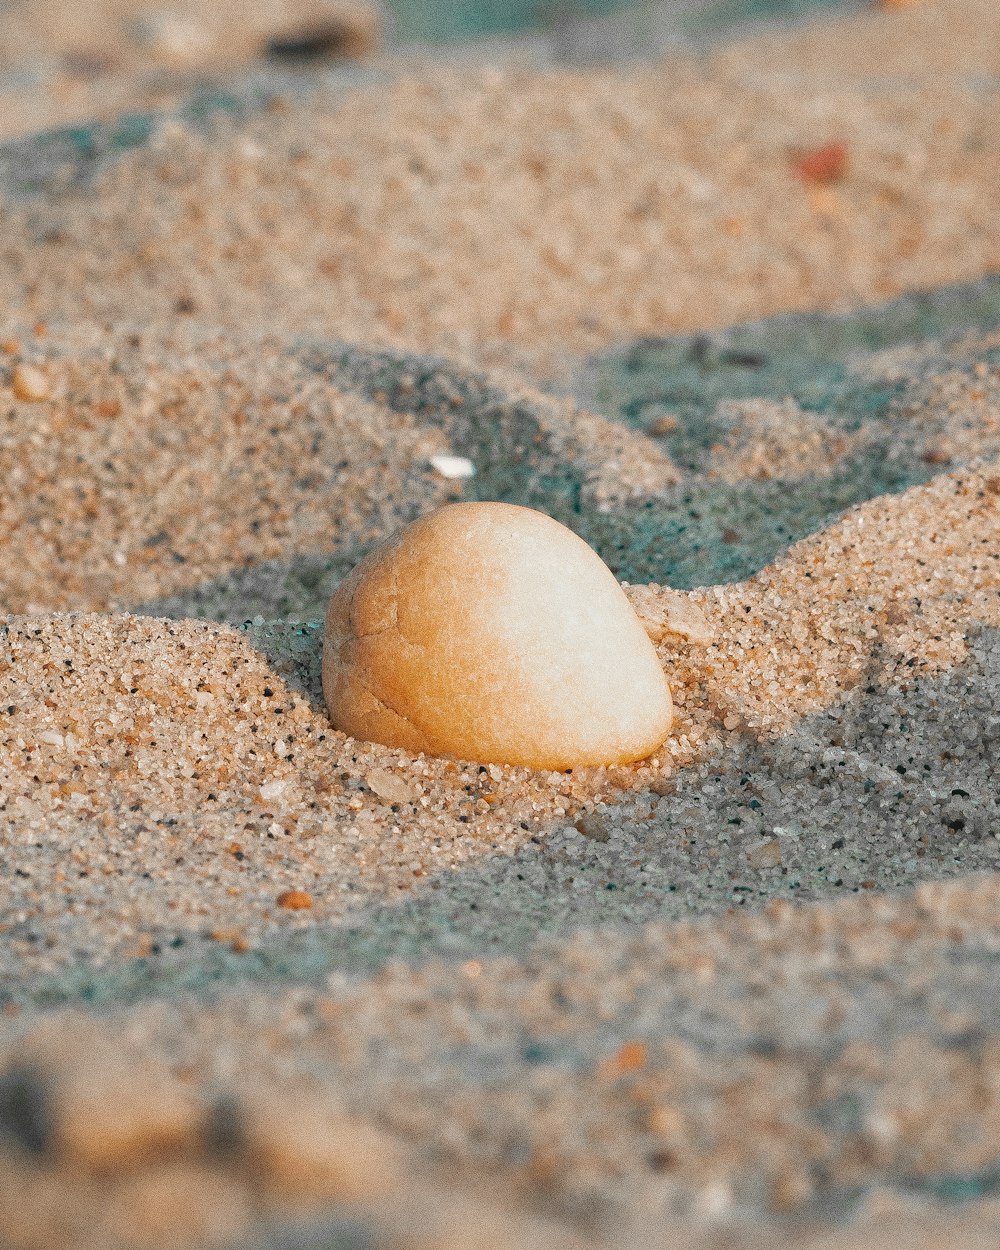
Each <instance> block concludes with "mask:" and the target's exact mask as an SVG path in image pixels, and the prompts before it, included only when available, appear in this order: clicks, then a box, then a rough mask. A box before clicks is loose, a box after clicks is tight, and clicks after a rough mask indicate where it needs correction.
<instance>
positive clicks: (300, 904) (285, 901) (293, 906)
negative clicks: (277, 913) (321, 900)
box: [278, 890, 313, 911]
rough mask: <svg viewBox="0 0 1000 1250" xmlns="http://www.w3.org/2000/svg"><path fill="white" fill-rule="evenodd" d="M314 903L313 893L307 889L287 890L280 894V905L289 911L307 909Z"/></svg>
mask: <svg viewBox="0 0 1000 1250" xmlns="http://www.w3.org/2000/svg"><path fill="white" fill-rule="evenodd" d="M312 905H313V901H312V895H311V894H309V893H307V892H306V891H305V890H285V892H284V893H283V894H279V895H278V906H279V907H284V908H287V910H288V911H307V910H308V909H309V908H310V907H312Z"/></svg>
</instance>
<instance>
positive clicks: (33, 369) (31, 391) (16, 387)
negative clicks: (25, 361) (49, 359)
mask: <svg viewBox="0 0 1000 1250" xmlns="http://www.w3.org/2000/svg"><path fill="white" fill-rule="evenodd" d="M11 387H12V388H13V391H14V394H15V396H16V397H17V398H18V399H20V400H23V401H24V402H25V403H28V404H40V403H42V401H43V400H46V399H48V398H49V396H50V395H51V394H52V384H51V383H50V382H49V379H48V377H47V375H46V374H45V372H44V370H42V369H39V368H38V366H37V365H15V366H14V372H13V375H12V376H11Z"/></svg>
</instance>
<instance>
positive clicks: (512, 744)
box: [323, 503, 673, 769]
mask: <svg viewBox="0 0 1000 1250" xmlns="http://www.w3.org/2000/svg"><path fill="white" fill-rule="evenodd" d="M323 689H324V693H325V695H326V701H327V706H328V707H329V710H330V715H331V717H332V719H333V723H334V724H335V725H336V726H337V728H338V729H341V730H343V731H344V732H345V733H347V734H350V735H351V736H352V737H355V738H362V739H366V740H368V741H371V742H379V743H382V744H383V745H385V746H393V747H403V748H405V749H407V750H410V751H426V752H428V753H430V754H434V755H452V756H456V757H458V758H460V759H468V760H475V761H478V762H481V763H497V764H521V765H527V766H529V767H535V768H549V769H563V768H572V767H574V766H582V765H596V764H618V763H625V762H627V761H630V760H637V759H642V758H643V757H645V756H647V755H649V754H651V753H652V752H653V751H655V750H656V748H657V747H658V746H659V745H660V744H661V743H662V742H663V740H664V739H665V738H666V736H667V734H668V733H669V731H670V725H671V720H672V715H673V712H672V704H671V698H670V690H669V688H668V686H667V681H666V678H665V676H664V674H663V670H662V669H661V667H660V664H659V662H658V660H657V658H656V652H655V651H654V649H653V645H652V643H651V642H650V640H649V638H648V637H647V636H646V632H645V630H644V629H643V626H642V624H641V623H640V621H639V619H638V617H637V616H636V614H635V612H634V611H633V610H632V608H631V606H630V605H629V602H628V600H627V599H626V597H625V594H624V592H623V590H622V588H621V587H620V586H619V585H618V582H617V581H616V580H615V578H614V575H613V574H612V572H611V570H610V569H609V568H608V567H607V566H606V565H605V564H604V563H603V561H602V560H601V559H600V558H599V557H598V555H597V554H596V553H595V552H594V551H593V550H592V549H591V548H590V547H589V546H588V545H587V544H586V543H585V542H584V541H583V539H581V538H579V537H577V535H576V534H574V533H573V532H572V531H571V530H569V529H567V528H566V527H565V526H564V525H560V524H559V522H558V521H554V520H552V518H551V517H548V516H545V515H544V514H543V513H541V512H536V511H534V510H533V509H531V508H522V507H516V506H514V505H512V504H503V503H460V504H453V505H450V506H448V507H445V508H440V509H438V510H437V511H436V512H432V513H430V514H429V515H428V516H425V517H422V518H421V519H420V520H418V521H416V522H414V523H413V524H412V525H410V526H409V527H408V528H407V529H405V530H404V531H403V532H402V533H401V534H399V535H398V536H397V537H395V538H394V539H392V540H390V541H389V542H388V543H385V544H383V546H381V547H380V548H379V549H378V550H376V551H375V552H373V553H372V554H371V555H370V556H369V557H368V558H367V559H366V560H364V561H363V562H362V563H361V564H359V565H358V567H357V568H356V569H355V570H354V571H353V573H351V575H350V576H349V577H348V578H346V579H345V581H343V582H342V583H341V585H340V586H339V587H338V588H337V591H336V592H335V594H334V595H333V598H332V599H331V600H330V606H329V608H328V610H327V615H326V636H325V641H324V650H323Z"/></svg>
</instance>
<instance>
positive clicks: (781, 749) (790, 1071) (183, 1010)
mask: <svg viewBox="0 0 1000 1250" xmlns="http://www.w3.org/2000/svg"><path fill="white" fill-rule="evenodd" d="M224 8H225V6H218V12H217V13H216V14H215V15H214V16H213V18H212V22H213V23H216V24H215V25H212V23H209V25H211V32H210V34H209V36H207V37H208V39H209V43H208V44H207V45H206V49H209V50H204V51H203V52H202V53H199V54H198V56H199V57H200V58H201V59H199V60H198V61H197V67H196V68H197V73H198V74H200V75H202V76H203V78H204V80H205V81H208V78H207V77H205V76H209V75H211V74H215V75H217V76H218V77H217V81H223V77H224V76H225V75H229V76H230V77H229V78H227V79H226V81H227V82H228V83H230V85H232V84H233V83H237V84H238V85H237V86H236V87H234V89H233V95H232V99H233V100H235V101H236V102H237V105H238V107H237V106H234V107H233V108H228V109H223V110H222V111H221V113H220V111H219V110H216V111H215V112H213V113H212V114H211V116H206V115H205V114H204V111H203V110H200V109H198V108H195V109H193V110H192V108H191V107H190V100H191V98H192V97H191V91H192V90H193V86H192V83H193V79H191V78H190V77H186V78H184V77H182V78H180V79H178V80H177V81H176V82H175V84H174V88H176V90H175V91H174V94H173V95H172V96H169V98H168V97H167V96H164V97H162V98H161V99H159V100H153V99H152V97H151V96H150V97H148V98H147V97H146V96H143V95H142V91H145V90H146V88H145V86H143V87H142V89H141V90H140V89H139V88H135V90H134V91H133V87H134V82H133V78H130V77H129V75H133V76H134V75H136V74H141V75H148V74H151V73H152V72H153V70H152V69H151V68H150V66H151V65H152V62H153V61H155V56H154V54H153V53H152V52H149V51H148V49H147V50H146V51H142V47H144V46H145V45H142V46H140V45H141V40H140V41H139V42H137V43H136V45H135V46H136V48H138V49H139V51H135V49H133V50H132V51H130V50H129V49H130V47H131V45H128V44H127V43H122V42H119V43H114V42H113V40H112V35H111V34H108V40H109V44H108V46H109V48H110V49H111V51H112V52H113V54H114V55H113V56H111V53H110V52H109V56H110V57H111V60H110V61H109V63H108V66H106V67H104V68H102V69H101V70H100V74H97V72H96V71H94V73H93V74H91V78H92V79H96V78H100V76H101V75H106V76H107V78H108V81H109V83H116V84H117V90H119V93H120V94H119V95H117V96H116V95H115V94H114V92H111V93H110V94H109V95H107V96H106V98H105V102H104V105H105V106H104V107H102V108H101V109H97V108H91V104H92V103H93V96H92V95H84V96H80V97H79V98H74V99H73V100H70V101H69V103H67V104H66V108H67V110H68V111H67V112H66V114H65V115H59V120H61V121H62V120H67V119H69V118H70V117H72V119H73V120H83V119H85V118H89V119H95V118H96V119H98V120H99V121H100V123H101V126H99V127H98V128H97V129H93V130H92V133H91V135H90V138H89V139H88V140H87V143H86V144H84V146H83V147H82V148H81V147H80V145H76V146H74V144H73V143H69V144H68V145H67V144H66V143H63V142H62V141H60V143H61V146H58V145H57V148H56V149H55V150H54V149H53V148H52V147H51V143H50V141H49V140H48V139H46V140H39V139H37V138H35V137H33V136H32V135H31V134H30V133H29V132H30V131H31V130H33V129H35V128H37V127H39V126H40V125H48V124H51V123H52V121H53V119H54V118H55V117H56V114H55V113H50V112H47V110H51V109H53V108H54V107H55V106H54V105H53V103H52V99H53V96H52V92H51V91H50V89H49V87H46V88H45V89H44V90H43V89H42V88H41V87H40V86H37V84H36V86H34V87H32V86H31V85H30V84H29V85H27V86H24V87H23V91H22V95H23V99H22V100H21V106H23V111H22V112H21V113H20V114H18V113H17V112H16V110H14V109H13V108H12V110H11V111H10V113H9V114H6V115H5V116H4V118H3V122H2V126H3V129H4V132H5V134H6V135H7V136H8V137H9V139H10V141H9V142H8V143H7V144H6V146H5V147H3V148H2V149H0V190H2V198H0V256H2V261H0V308H2V313H0V464H2V470H3V481H4V489H3V491H2V492H0V509H2V521H3V525H2V530H0V533H2V536H3V537H2V541H3V545H4V551H3V555H4V558H3V561H2V564H0V587H2V593H0V602H2V603H3V606H4V609H5V611H6V613H8V615H7V617H6V620H5V623H4V624H3V625H2V626H0V629H2V646H0V684H2V689H0V816H2V824H0V1245H2V1246H3V1247H8V1246H9V1247H11V1248H12V1250H49V1248H50V1247H51V1248H55V1250H60V1248H62V1247H65V1248H66V1250H70V1248H71V1247H72V1248H74V1250H75V1248H77V1247H80V1248H87V1250H89V1248H91V1247H93V1250H97V1248H98V1247H101V1248H102V1250H104V1248H107V1250H113V1248H115V1247H122V1248H125V1247H136V1248H137V1250H138V1248H139V1247H143V1248H147V1247H148V1250H166V1247H177V1248H178V1250H182V1248H183V1250H204V1248H207V1247H217V1248H218V1250H236V1248H237V1247H240V1248H243V1247H246V1248H249V1250H278V1248H279V1247H282V1248H284V1250H306V1248H307V1247H309V1248H313V1250H332V1248H333V1247H358V1248H359V1250H360V1248H361V1247H386V1248H389V1247H392V1248H394V1250H395V1248H397V1247H398V1248H400V1250H402V1248H403V1247H408V1248H412V1250H418V1248H420V1250H425V1248H426V1250H431V1247H434V1248H435V1250H466V1248H468V1250H473V1248H474V1247H482V1248H483V1250H485V1248H486V1247H494V1246H500V1245H502V1246H505V1247H509V1248H510V1250H528V1248H534V1247H539V1248H541V1247H553V1248H555V1247H560V1248H561V1247H567V1248H568V1247H581V1248H582V1247H592V1248H593V1250H625V1248H626V1247H629V1250H631V1248H633V1247H635V1248H636V1250H646V1247H649V1250H652V1248H653V1247H668V1246H669V1247H671V1248H673V1247H678V1248H684V1250H687V1248H690V1250H709V1248H710V1247H711V1248H714V1250H721V1248H722V1247H731V1248H732V1250H736V1248H737V1247H740V1248H742V1247H746V1248H747V1250H758V1248H759V1250H763V1247H765V1246H768V1247H770V1246H775V1247H787V1248H788V1250H792V1247H796V1248H799V1250H821V1248H822V1250H849V1248H854V1247H857V1248H858V1250H860V1248H861V1247H872V1248H873V1250H890V1248H892V1250H897V1248H898V1250H902V1248H903V1247H922V1248H924V1250H932V1248H939V1247H940V1248H943V1247H953V1246H962V1247H963V1248H964V1247H969V1248H970V1250H974V1248H975V1247H979V1246H982V1247H984V1248H985V1247H992V1246H995V1245H996V1244H997V1243H998V1241H1000V1206H998V1203H997V1195H998V1193H1000V1147H998V1145H997V1143H998V1141H1000V982H998V978H997V967H998V964H997V957H998V952H1000V921H998V917H1000V887H998V885H997V877H996V868H997V864H998V861H1000V779H998V771H997V759H998V756H1000V282H998V281H997V280H996V279H995V278H993V277H991V275H993V274H996V273H997V272H998V271H1000V217H998V209H997V205H998V203H1000V149H998V140H997V135H998V134H1000V126H998V125H997V111H998V110H997V104H998V96H997V90H998V88H997V82H998V78H997V73H998V69H1000V63H998V62H997V59H996V58H997V49H998V48H1000V19H998V17H997V10H996V6H995V5H993V4H987V3H985V2H984V0H923V2H922V3H921V2H917V3H914V4H912V5H910V6H902V7H899V8H896V7H890V6H886V7H885V8H884V11H865V12H862V13H858V14H856V15H853V16H850V17H847V18H844V19H842V20H841V21H839V22H830V23H829V24H826V25H816V26H812V27H810V28H808V29H806V30H792V31H786V32H777V33H770V34H767V35H764V36H759V37H755V38H754V39H753V40H751V39H745V40H743V41H742V42H739V43H734V44H720V45H718V46H715V47H713V48H712V49H710V50H709V49H699V50H695V51H691V52H689V53H685V54H683V55H681V54H676V55H674V56H673V57H672V58H671V59H670V60H668V61H664V62H657V63H656V64H643V65H626V66H618V67H616V68H613V69H612V68H608V67H603V68H601V67H596V68H591V69H586V70H582V69H576V70H572V71H571V70H567V69H565V68H554V67H553V68H544V67H543V68H534V69H529V68H526V67H525V66H524V65H523V64H522V65H520V66H517V67H511V66H503V65H499V66H497V67H492V68H489V69H484V68H482V67H481V66H479V67H474V68H472V67H465V68H460V67H456V66H455V65H454V64H451V63H445V61H444V60H442V61H441V63H440V64H433V63H428V62H427V61H426V59H423V60H421V61H420V62H419V63H418V62H413V63H412V64H411V63H409V62H407V60H406V58H405V56H404V55H403V54H402V53H394V54H393V58H392V59H389V58H388V57H385V58H383V59H382V60H380V61H375V62H372V63H371V64H370V65H369V67H368V68H367V69H364V70H358V71H357V75H356V77H357V82H356V84H355V85H353V86H352V85H351V82H350V81H349V78H350V75H349V74H347V73H346V72H343V73H342V72H341V71H338V74H340V76H339V77H337V78H336V81H334V80H333V78H331V77H330V75H329V74H328V73H326V72H325V71H324V72H323V73H320V74H319V75H318V77H317V76H313V77H310V76H309V74H307V73H305V71H303V72H302V73H300V75H299V76H298V77H296V78H295V79H294V82H292V81H291V80H289V83H288V84H287V90H286V89H284V88H281V89H279V86H278V84H277V79H275V78H274V77H273V76H272V77H271V78H268V81H267V89H266V90H263V89H262V88H261V85H260V80H258V79H257V78H255V77H254V74H255V73H256V71H255V70H253V69H252V67H251V68H248V66H249V65H250V59H251V58H252V57H253V56H254V55H256V52H255V49H256V50H257V51H259V42H255V41H259V39H260V38H265V37H266V38H271V37H273V31H274V30H276V29H278V28H279V26H280V24H281V23H284V22H285V21H286V19H287V21H288V22H290V23H292V24H294V22H298V21H302V20H305V18H304V17H303V14H304V12H305V11H304V10H302V12H300V11H299V8H298V7H296V6H292V5H284V6H259V10H260V12H259V20H260V23H261V27H260V31H258V30H257V28H256V27H254V29H253V31H250V32H248V31H246V30H241V31H240V32H239V33H238V35H237V34H234V35H233V36H232V37H231V38H227V36H226V34H225V32H226V30H227V29H228V25H227V23H226V22H225V21H223V17H224V12H223V10H224ZM271 8H273V9H274V12H271ZM50 9H51V6H46V5H42V4H41V3H38V4H22V5H20V6H15V10H14V11H15V14H16V15H17V22H16V23H15V24H13V25H12V26H11V28H10V30H8V31H7V32H6V33H5V36H4V38H5V39H6V40H7V43H4V44H0V58H3V59H4V60H5V61H6V62H10V63H13V61H14V60H16V58H17V56H18V55H19V54H22V55H23V56H24V57H25V58H29V59H30V57H31V56H36V55H38V53H37V47H36V44H37V40H38V38H39V37H40V36H39V33H38V32H40V31H42V30H44V29H45V26H44V22H45V21H47V20H48V16H51V13H50ZM279 9H280V12H279V11H278V10H279ZM293 10H294V11H293ZM52 11H54V10H52ZM95 11H96V10H95ZM99 12H100V15H101V20H102V21H104V22H105V23H107V26H106V29H107V31H109V32H112V33H113V32H114V31H121V30H133V31H134V30H136V29H140V27H136V26H134V25H129V24H128V22H126V21H125V18H124V17H123V16H122V14H126V16H128V18H129V21H131V20H132V18H133V17H134V18H135V19H136V20H138V19H139V18H141V17H142V14H143V9H142V6H135V5H132V6H129V7H128V9H127V10H126V9H125V7H124V6H122V7H121V10H120V11H119V7H117V6H111V5H106V6H102V7H101V8H100V11H99ZM185 13H187V10H186V9H183V6H178V8H177V13H176V14H175V16H176V19H177V21H178V22H180V23H181V25H182V26H183V21H188V22H189V23H190V22H192V21H194V18H193V17H191V16H190V14H189V15H188V16H187V17H185V16H184V15H185ZM47 15H48V16H47ZM307 16H308V15H307ZM216 19H218V21H216ZM150 20H152V19H150ZM157 20H160V21H162V18H159V19H157ZM310 20H312V19H310ZM17 23H20V24H19V25H18V24H17ZM95 23H96V18H95ZM116 23H117V24H116ZM123 23H124V25H123ZM94 29H95V31H99V30H100V29H104V28H103V27H100V25H99V24H95V28H94ZM141 29H142V30H148V29H150V28H149V27H147V26H141ZM184 29H188V30H189V33H190V26H189V27H185V28H184ZM206 29H207V28H206ZM281 29H284V27H281ZM60 30H61V33H58V34H57V35H54V36H53V38H54V39H57V45H56V44H54V45H53V46H58V48H59V49H60V55H63V56H66V57H70V56H71V54H72V56H77V57H82V56H83V55H84V52H85V51H86V50H85V49H83V48H82V45H81V47H78V46H77V45H76V43H74V40H75V39H76V38H77V36H78V35H79V27H78V26H77V25H74V23H73V22H72V21H70V22H68V23H67V24H66V26H65V27H64V28H60ZM251 35H252V36H253V37H252V39H251V38H250V36H251ZM115 37H116V38H117V36H115ZM144 37H145V36H144ZM149 38H153V36H149ZM191 38H192V39H193V38H194V36H193V35H192V36H191ZM32 40H35V41H36V43H32ZM154 42H155V41H154ZM161 51H162V49H161ZM157 55H159V54H157ZM162 55H163V56H166V55H167V54H166V53H163V54H162ZM191 55H192V56H193V55H194V54H193V53H192V54H191ZM115 58H117V60H115ZM151 58H152V59H151ZM990 58H992V59H990ZM167 59H169V57H168V58H167ZM26 63H27V61H26ZM75 63H76V62H73V61H72V59H70V62H69V64H70V66H72V65H73V64H75ZM154 68H155V67H154ZM174 69H175V70H176V66H175V67H174ZM61 72H62V71H61ZM88 72H89V71H88ZM157 72H160V71H159V70H157ZM171 72H174V70H172V71H171ZM177 72H179V71H177ZM194 72H195V71H194V70H193V69H192V66H191V65H187V66H186V67H184V74H188V75H190V74H192V73H194ZM352 72H353V71H352ZM241 75H242V76H241ZM46 81H49V82H50V86H51V80H46ZM239 84H242V85H239ZM92 85H93V84H92V83H91V86H92ZM202 85H204V84H202ZM172 89H173V88H172ZM199 89H201V88H199ZM19 90H21V88H19ZM89 90H90V88H89V87H88V91H89ZM46 93H48V94H46ZM241 93H242V94H241ZM64 103H65V101H64ZM84 106H86V108H84ZM130 108H143V109H147V110H149V109H152V110H153V112H149V113H148V114H144V116H145V117H146V119H147V121H146V122H144V123H143V126H142V127H141V128H140V129H139V130H136V129H135V128H134V127H133V128H132V130H130V131H129V132H128V135H127V136H126V137H125V138H123V137H122V134H123V132H122V130H121V128H120V126H119V123H118V121H116V120H115V119H116V118H118V117H120V115H121V113H122V111H123V110H126V109H130ZM32 109H35V110H36V111H35V112H33V111H32ZM73 109H84V111H83V112H79V113H76V114H74V113H73ZM87 110H90V111H87ZM157 110H158V111H157ZM18 118H20V120H18ZM147 122H148V124H147ZM102 127H103V128H102ZM831 144H833V145H835V146H834V157H833V158H831V157H830V155H829V152H830V148H829V145H831ZM824 148H826V150H827V154H826V156H825V157H824V156H823V149H824ZM817 152H819V153H820V158H819V159H818V160H817V155H816V154H817ZM831 159H832V160H833V168H832V171H831V167H830V160H831ZM824 162H826V163H824ZM924 290H926V291H930V292H932V293H931V294H927V295H918V294H915V292H919V291H924ZM863 306H878V307H869V308H867V310H866V309H865V308H864V307H863ZM806 313H808V314H810V315H809V316H806V315H805V314H806ZM789 314H797V315H795V316H791V315H789ZM443 454H458V455H461V456H465V457H468V458H469V459H470V460H472V462H473V464H474V465H475V468H476V474H475V476H474V477H473V478H471V479H469V480H465V481H461V480H454V479H449V478H446V477H444V476H442V475H441V474H440V472H439V471H437V470H436V469H435V467H434V463H433V459H434V458H436V457H438V456H440V455H443ZM477 498H479V499H504V500H508V501H510V502H515V503H522V504H528V505H530V506H533V507H536V508H540V509H542V510H544V511H545V512H547V513H549V514H550V515H552V516H555V517H556V518H557V519H559V520H561V521H563V522H564V523H566V524H568V525H570V526H571V527H572V528H574V529H575V530H577V532H579V533H580V534H581V535H582V536H583V537H585V538H586V539H587V540H588V541H589V542H591V543H592V544H593V545H594V546H595V548H596V549H597V550H598V551H599V553H600V554H601V555H602V557H603V558H604V559H605V560H606V561H607V563H608V564H609V565H610V567H611V568H612V570H613V571H614V573H615V574H616V576H617V577H618V578H619V579H620V580H621V581H622V582H624V583H625V584H626V588H627V593H628V595H629V597H630V599H631V600H632V602H633V605H634V606H635V608H636V610H637V611H638V613H639V615H640V617H641V618H642V619H643V621H644V623H645V624H646V627H647V630H648V632H649V633H650V635H651V636H652V637H653V638H654V640H655V641H656V645H657V653H658V655H659V658H660V660H661V662H662V664H663V666H664V669H665V671H666V672H667V674H668V677H669V681H670V685H671V690H672V693H673V696H674V701H675V709H676V716H675V725H674V729H673V731H672V733H671V736H670V738H669V739H668V741H667V742H666V743H665V744H664V746H663V748H662V749H661V750H660V751H659V752H658V753H657V754H656V755H655V756H654V757H653V758H651V759H649V760H646V761H644V762H642V763H641V764H637V765H630V766H627V767H617V768H586V769H574V770H572V771H569V772H565V773H549V772H538V771H532V770H528V769H524V768H515V767H507V766H497V765H490V766H483V765H479V764H475V763H467V762H463V761H456V760H443V759H435V758H430V757H425V756H422V755H412V754H408V753H406V752H404V751H400V750H389V749H386V748H382V747H378V746H373V745H371V744H368V743H364V742H360V741H354V740H351V739H348V738H345V737H344V735H342V734H340V733H337V732H335V731H334V730H333V728H332V727H331V725H330V722H329V719H328V717H327V714H326V711H325V709H324V706H323V701H322V692H321V689H320V664H321V644H322V631H321V627H320V625H319V622H320V621H321V620H322V617H323V611H324V608H325V605H326V602H327V600H328V598H329V595H330V593H331V592H332V590H333V589H334V587H335V586H336V585H337V584H338V582H339V581H340V580H341V579H342V578H343V576H344V575H345V574H346V573H347V572H348V571H349V570H350V569H351V568H352V567H353V566H354V565H355V564H356V563H357V562H358V561H359V560H360V559H361V558H362V557H363V556H364V555H366V554H367V553H368V552H369V551H370V550H371V549H372V548H373V546H374V545H375V544H376V543H377V542H378V541H380V540H381V539H383V538H385V537H386V536H387V535H390V534H392V533H395V532H396V531H397V530H398V529H399V528H400V527H401V526H402V525H404V524H405V523H406V522H408V521H410V520H412V519H414V518H416V517H418V516H421V515H423V514H425V513H426V512H427V511H429V510H430V509H432V508H434V507H436V506H438V505H440V504H442V503H446V502H449V501H452V500H457V499H477Z"/></svg>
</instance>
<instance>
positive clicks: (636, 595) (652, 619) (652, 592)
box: [625, 586, 715, 647]
mask: <svg viewBox="0 0 1000 1250" xmlns="http://www.w3.org/2000/svg"><path fill="white" fill-rule="evenodd" d="M625 594H626V596H627V597H628V601H629V603H631V605H632V608H633V610H634V611H635V614H636V615H637V616H638V618H639V620H640V621H642V624H643V628H644V629H645V631H646V633H647V634H648V635H649V636H650V638H651V639H652V640H653V642H662V641H663V639H664V638H666V637H667V635H668V634H676V635H677V636H678V637H679V638H686V639H687V641H688V642H693V643H696V644H698V645H699V646H705V647H707V646H708V644H709V643H710V642H711V641H712V639H713V638H714V637H715V633H714V631H713V629H712V627H711V625H709V623H708V621H707V620H706V619H705V614H704V612H702V610H701V608H699V607H696V606H695V604H693V603H692V602H691V600H690V599H689V598H688V597H687V596H686V595H684V594H682V593H681V592H680V591H677V590H668V589H666V588H665V587H663V586H626V587H625Z"/></svg>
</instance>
